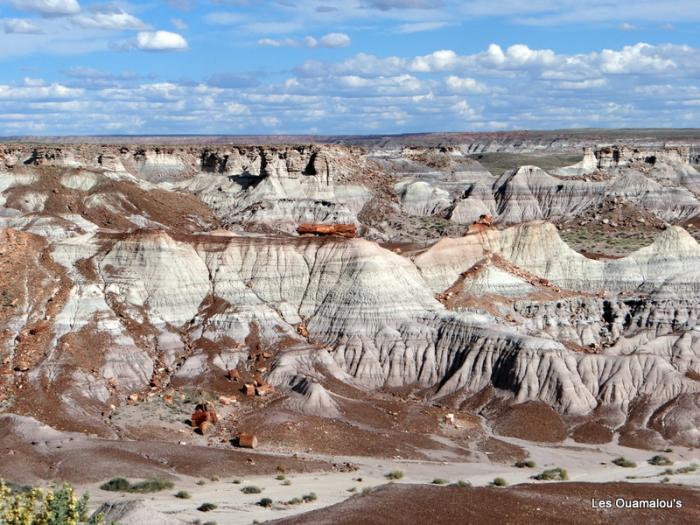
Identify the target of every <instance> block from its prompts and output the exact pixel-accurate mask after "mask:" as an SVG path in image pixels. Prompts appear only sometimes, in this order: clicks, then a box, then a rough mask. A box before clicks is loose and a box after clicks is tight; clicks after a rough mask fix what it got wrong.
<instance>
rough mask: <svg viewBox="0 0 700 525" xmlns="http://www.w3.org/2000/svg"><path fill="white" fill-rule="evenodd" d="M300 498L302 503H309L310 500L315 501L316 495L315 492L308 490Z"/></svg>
mask: <svg viewBox="0 0 700 525" xmlns="http://www.w3.org/2000/svg"><path fill="white" fill-rule="evenodd" d="M301 499H303V500H304V503H311V502H312V501H316V500H317V499H318V496H317V495H316V493H315V492H309V493H308V494H304V495H303V496H302V497H301Z"/></svg>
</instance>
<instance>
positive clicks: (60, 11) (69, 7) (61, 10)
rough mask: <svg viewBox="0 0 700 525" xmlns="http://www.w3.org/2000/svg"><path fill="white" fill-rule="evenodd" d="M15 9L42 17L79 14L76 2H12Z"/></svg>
mask: <svg viewBox="0 0 700 525" xmlns="http://www.w3.org/2000/svg"><path fill="white" fill-rule="evenodd" d="M11 3H12V5H13V6H14V7H16V8H17V9H22V10H25V11H33V12H35V13H39V14H41V15H43V16H68V15H75V14H77V13H79V12H80V4H79V3H78V1H77V0H12V1H11Z"/></svg>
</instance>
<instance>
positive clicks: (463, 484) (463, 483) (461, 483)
mask: <svg viewBox="0 0 700 525" xmlns="http://www.w3.org/2000/svg"><path fill="white" fill-rule="evenodd" d="M452 486H453V487H460V488H463V489H465V488H467V487H471V486H472V484H471V483H469V482H468V481H464V480H463V479H460V480H459V481H458V482H457V483H453V484H452Z"/></svg>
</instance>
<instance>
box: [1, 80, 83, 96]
mask: <svg viewBox="0 0 700 525" xmlns="http://www.w3.org/2000/svg"><path fill="white" fill-rule="evenodd" d="M83 92H84V91H83V90H82V89H76V88H69V87H67V86H64V85H62V84H58V83H53V84H46V83H44V82H43V81H41V80H36V79H31V78H26V79H24V81H23V83H22V84H21V85H18V86H13V85H7V84H4V85H3V84H0V100H51V99H66V98H74V97H80V96H81V95H82V94H83Z"/></svg>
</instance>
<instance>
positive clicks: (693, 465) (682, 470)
mask: <svg viewBox="0 0 700 525" xmlns="http://www.w3.org/2000/svg"><path fill="white" fill-rule="evenodd" d="M696 470H698V465H697V463H691V464H690V465H688V466H687V467H681V468H677V469H675V470H674V469H672V468H667V469H666V470H664V471H663V472H662V473H661V474H662V475H665V476H673V475H674V474H690V473H691V472H695V471H696Z"/></svg>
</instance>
